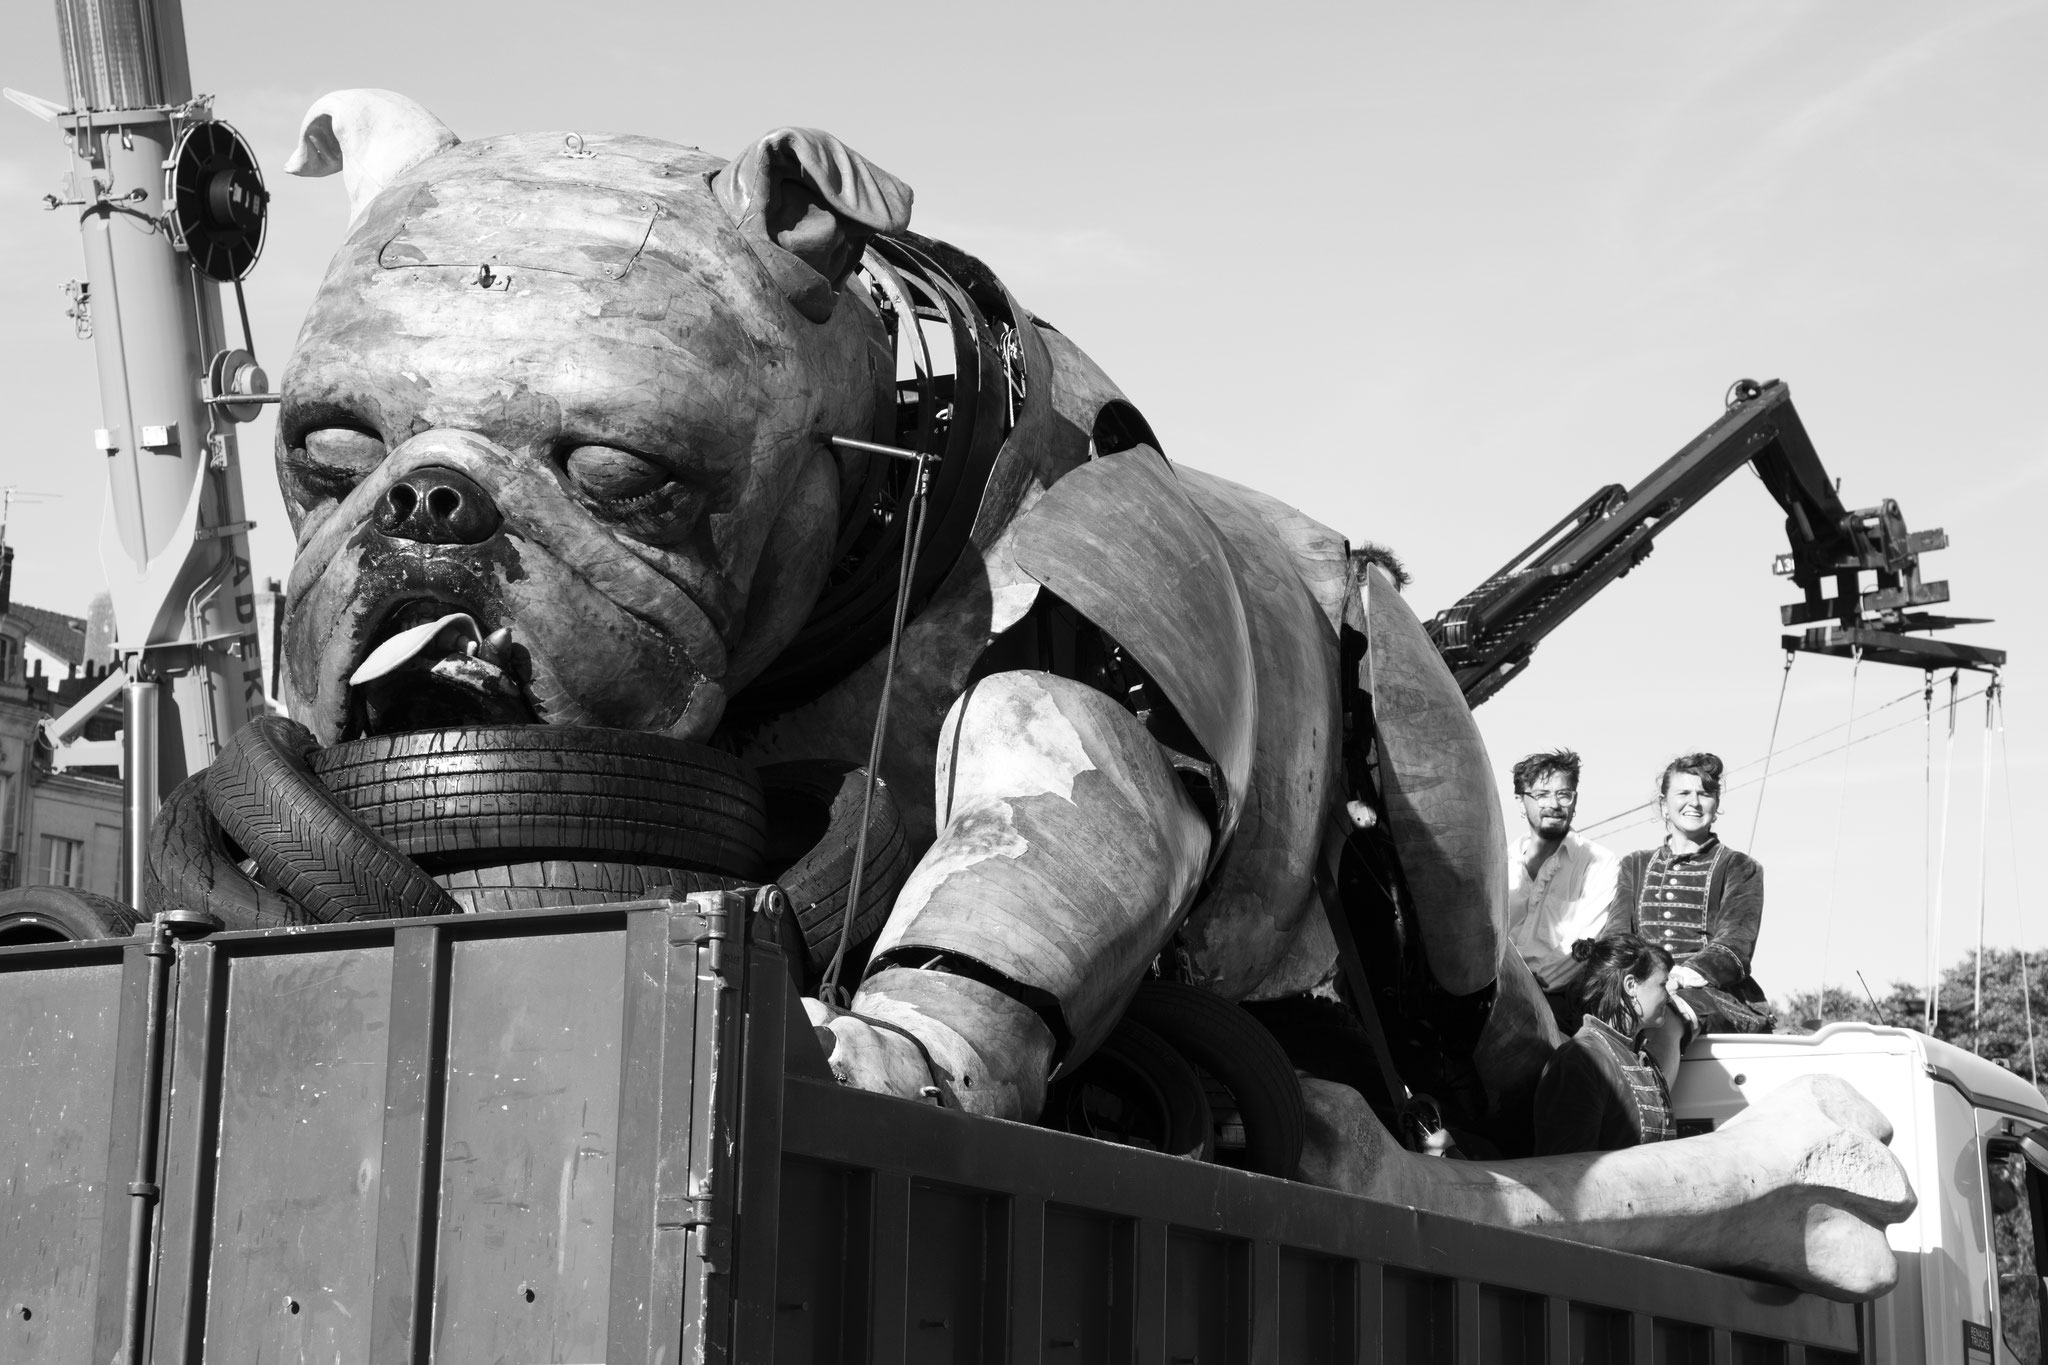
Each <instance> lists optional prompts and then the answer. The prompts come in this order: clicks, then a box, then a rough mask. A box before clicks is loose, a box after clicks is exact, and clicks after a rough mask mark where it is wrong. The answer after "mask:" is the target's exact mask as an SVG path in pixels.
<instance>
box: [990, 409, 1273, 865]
mask: <svg viewBox="0 0 2048 1365" xmlns="http://www.w3.org/2000/svg"><path fill="white" fill-rule="evenodd" d="M1013 546H1014V549H1013V553H1014V555H1015V558H1016V562H1017V564H1018V566H1019V567H1021V568H1022V569H1023V570H1024V572H1025V573H1027V574H1029V575H1031V577H1033V578H1034V579H1036V580H1037V581H1038V582H1040V583H1042V584H1043V585H1045V587H1046V588H1047V589H1048V590H1049V591H1051V592H1052V593H1054V594H1055V595H1056V596H1058V597H1060V598H1062V599H1063V600H1065V601H1066V602H1068V603H1069V604H1071V605H1072V606H1073V607H1074V608H1075V609H1076V610H1078V611H1080V612H1081V613H1082V614H1083V615H1084V616H1086V617H1087V618H1088V619H1089V620H1090V621H1093V622H1094V623H1095V624H1096V625H1098V626H1100V627H1101V628H1102V629H1103V630H1104V631H1106V632H1108V633H1109V635H1110V636H1111V637H1112V638H1113V639H1115V640H1116V642H1117V643H1118V644H1120V645H1122V646H1123V648H1124V649H1125V650H1127V651H1128V652H1129V653H1130V655H1131V657H1132V658H1134V659H1135V660H1137V662H1138V663H1139V664H1140V665H1141V666H1142V667H1143V668H1144V669H1145V671H1146V672H1147V673H1149V674H1150V675H1151V676H1152V677H1153V678H1154V679H1155V680H1157V681H1158V683H1159V686H1160V688H1161V689H1162V690H1163V691H1164V692H1165V693H1166V696H1167V698H1168V700H1170V701H1171V702H1172V703H1173V705H1174V707H1175V708H1176V709H1177V710H1178V711H1179V712H1180V715H1181V718H1182V719H1183V720H1185V721H1186V722H1187V725H1188V728H1189V729H1190V730H1191V731H1193V732H1194V736H1195V738H1196V739H1197V740H1199V741H1200V742H1201V744H1202V747H1203V749H1204V750H1205V751H1206V752H1207V755H1208V758H1209V760H1210V761H1211V762H1212V763H1214V764H1215V765H1216V770H1217V778H1218V785H1219V786H1220V787H1221V789H1222V790H1221V792H1220V793H1219V797H1220V799H1219V801H1218V803H1217V824H1218V829H1217V839H1216V844H1215V847H1216V848H1217V849H1219V850H1220V849H1222V848H1223V847H1225V846H1227V844H1228V841H1229V838H1230V833H1231V831H1232V830H1233V829H1234V828H1235V827H1236V824H1237V820H1238V817H1239V815H1240V814H1241V813H1242V811H1243V808H1244V801H1245V795H1246V792H1247V791H1248V790H1249V786H1250V780H1251V769H1252V757H1253V749H1254V736H1255V731H1256V726H1257V716H1258V683H1257V678H1256V674H1255V672H1254V669H1253V666H1252V645H1251V632H1250V627H1249V625H1248V624H1247V622H1246V620H1245V608H1244V602H1243V600H1242V598H1241V597H1240V596H1239V593H1238V584H1237V575H1236V573H1235V572H1234V571H1233V569H1232V565H1231V557H1230V554H1229V552H1228V550H1227V549H1226V548H1225V546H1224V543H1223V539H1222V536H1221V535H1220V533H1219V532H1218V531H1217V529H1216V527H1215V526H1214V525H1213V524H1211V522H1210V521H1209V519H1208V518H1207V517H1205V516H1203V515H1202V512H1201V509H1200V508H1199V507H1197V506H1196V505H1195V502H1194V500H1193V499H1192V498H1191V497H1189V496H1188V493H1187V490H1186V489H1184V488H1182V487H1181V486H1180V483H1179V481H1178V480H1176V479H1175V477H1174V472H1173V469H1172V468H1171V466H1169V465H1168V464H1167V463H1166V459H1165V457H1164V456H1162V455H1160V454H1159V452H1158V451H1156V450H1154V449H1152V448H1151V447H1149V446H1135V447H1133V448H1131V449H1130V450H1126V451H1121V452H1119V453H1117V454H1114V455H1109V456H1105V457H1103V458H1102V459H1098V460H1092V461H1090V462H1089V463H1087V464H1085V465H1082V466H1081V467H1080V468H1078V469H1076V470H1074V471H1073V472H1072V473H1070V474H1068V475H1067V476H1066V477H1064V478H1062V479H1061V480H1060V481H1059V482H1058V483H1056V484H1054V485H1053V486H1052V487H1051V488H1050V489H1048V490H1047V491H1046V493H1045V496H1043V497H1042V498H1040V499H1039V500H1038V501H1037V503H1036V504H1035V505H1033V507H1032V508H1031V510H1030V511H1029V512H1027V513H1025V514H1024V516H1023V518H1022V519H1021V520H1020V521H1019V522H1018V524H1017V528H1016V533H1015V539H1014V541H1013Z"/></svg>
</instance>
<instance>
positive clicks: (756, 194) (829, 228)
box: [711, 128, 911, 322]
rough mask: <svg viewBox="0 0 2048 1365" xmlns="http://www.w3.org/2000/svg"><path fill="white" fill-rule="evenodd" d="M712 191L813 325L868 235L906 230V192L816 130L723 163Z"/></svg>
mask: <svg viewBox="0 0 2048 1365" xmlns="http://www.w3.org/2000/svg"><path fill="white" fill-rule="evenodd" d="M711 188H712V191H713V193H715V194H716V195H717V196H718V202H719V203H720V204H721V205H723V206H724V208H725V211H726V214H727V215H728V216H729V217H730V218H731V219H732V221H733V224H734V226H736V227H738V228H739V230H740V232H741V234H742V235H743V236H744V237H746V239H747V245H748V246H749V247H751V248H753V251H754V254H755V255H756V256H758V257H760V259H761V263H762V264H763V265H765V266H767V267H768V273H769V275H770V276H772V277H773V278H774V280H775V283H776V284H777V286H779V287H780V288H781V290H782V292H783V293H784V294H785V295H786V296H787V297H788V299H789V301H790V302H791V303H792V304H794V305H795V306H796V309H797V311H798V312H800V313H802V314H803V315H804V316H805V317H807V318H809V319H810V320H811V321H812V322H823V321H825V320H826V319H827V318H829V317H831V316H832V306H833V305H834V304H835V303H837V302H838V301H839V286H840V285H841V284H842V283H843V282H844V281H845V279H846V276H847V273H848V272H849V271H851V270H852V269H853V267H854V266H855V265H856V264H858V263H859V261H860V254H861V252H862V251H863V250H865V249H866V247H867V244H868V239H869V238H871V237H873V236H874V235H875V234H876V233H878V232H901V231H902V230H903V229H904V228H906V227H908V226H910V201H911V192H910V186H908V185H906V184H904V183H903V182H902V181H901V180H898V179H897V178H896V177H895V176H893V175H891V174H889V173H888V172H887V171H885V170H883V169H882V168H881V167H880V166H877V165H875V164H874V163H873V162H871V161H869V160H868V159H867V158H866V157H864V156H862V155H861V154H860V153H859V152H856V151H855V150H853V148H851V147H849V146H847V145H846V144H845V143H843V142H841V141H840V140H839V139H838V138H836V137H833V136H832V135H831V134H830V133H821V132H819V131H818V130H817V129H815V128H777V129H776V130H775V131H774V132H772V133H770V134H768V135H767V136H766V137H764V138H762V139H761V140H760V141H759V142H756V143H755V144H754V145H753V146H751V147H749V148H747V149H746V150H745V151H744V152H741V153H740V154H739V155H738V156H736V157H734V158H733V159H732V160H731V161H730V162H728V163H726V166H725V168H724V169H723V170H721V171H719V172H718V174H716V175H715V176H713V177H712V180H711Z"/></svg>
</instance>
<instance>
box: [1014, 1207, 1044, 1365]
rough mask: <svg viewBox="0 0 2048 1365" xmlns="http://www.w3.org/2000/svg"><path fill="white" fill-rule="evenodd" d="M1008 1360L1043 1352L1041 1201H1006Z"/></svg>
mask: <svg viewBox="0 0 2048 1365" xmlns="http://www.w3.org/2000/svg"><path fill="white" fill-rule="evenodd" d="M1007 1308H1008V1318H1009V1322H1008V1340H1009V1347H1010V1349H1009V1357H1008V1358H1009V1359H1010V1360H1011V1361H1013V1362H1023V1361H1035V1360H1037V1359H1038V1358H1039V1355H1040V1354H1041V1353H1042V1352H1043V1351H1044V1349H1045V1344H1046V1342H1045V1200H1043V1199H1040V1198H1037V1197H1036V1196H1033V1195H1028V1194H1022V1195H1018V1196H1016V1197H1015V1198H1013V1199H1012V1200H1011V1201H1010V1292H1009V1295H1008V1303H1007Z"/></svg>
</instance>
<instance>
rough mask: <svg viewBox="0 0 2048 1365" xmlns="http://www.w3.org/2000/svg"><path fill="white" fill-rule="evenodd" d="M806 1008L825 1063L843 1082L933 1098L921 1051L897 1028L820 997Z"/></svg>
mask: <svg viewBox="0 0 2048 1365" xmlns="http://www.w3.org/2000/svg"><path fill="white" fill-rule="evenodd" d="M804 1013H805V1015H807V1016H808V1017H809V1018H810V1021H811V1027H812V1028H813V1029H814V1030H816V1032H817V1035H818V1044H819V1046H821V1047H823V1048H824V1049H825V1054H826V1055H825V1062H826V1065H828V1066H830V1067H831V1068H832V1074H833V1076H835V1077H836V1078H837V1079H838V1081H839V1083H840V1084H841V1085H850V1086H853V1087H854V1088H855V1089H857V1090H872V1091H874V1092H875V1093H877V1094H880V1095H894V1096H896V1097H897V1098H898V1099H905V1100H922V1101H925V1102H926V1103H930V1104H936V1103H938V1101H939V1094H940V1092H939V1088H938V1086H937V1084H936V1083H935V1082H934V1081H933V1079H932V1073H931V1068H930V1067H929V1066H927V1065H926V1064H925V1060H924V1053H923V1052H922V1051H921V1050H920V1049H919V1048H918V1046H917V1044H916V1043H914V1042H912V1041H911V1040H910V1038H909V1036H908V1035H906V1034H905V1033H903V1032H902V1031H901V1030H899V1029H894V1028H887V1027H884V1026H882V1025H879V1024H876V1023H874V1022H873V1021H872V1020H868V1019H863V1018H862V1017H861V1016H860V1015H858V1014H854V1013H851V1012H849V1011H847V1010H842V1009H838V1008H836V1007H834V1006H832V1005H828V1004H826V1003H825V1002H824V1001H822V1000H808V999H807V1000H805V1001H804Z"/></svg>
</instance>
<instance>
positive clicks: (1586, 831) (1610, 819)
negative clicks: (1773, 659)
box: [1579, 692, 1984, 838]
mask: <svg viewBox="0 0 2048 1365" xmlns="http://www.w3.org/2000/svg"><path fill="white" fill-rule="evenodd" d="M1906 695H1907V697H1911V696H1912V694H1911V693H1910V692H1909V693H1907V694H1906ZM1983 695H1984V694H1983V693H1982V692H1965V693H1963V694H1962V696H1961V698H1960V700H1962V701H1971V700H1974V699H1975V698H1977V697H1981V696H1983ZM1886 705H1887V706H1889V705H1891V703H1889V702H1888V703H1886ZM1883 709H1885V708H1884V707H1876V708H1873V709H1872V710H1869V711H1866V712H1864V713H1863V714H1864V718H1865V719H1868V718H1869V717H1871V716H1874V715H1876V714H1877V713H1878V711H1881V710H1883ZM1911 724H1913V721H1912V720H1911V719H1907V720H1902V721H1899V722H1897V723H1895V724H1892V725H1887V726H1885V727H1884V728H1883V729H1881V730H1872V731H1870V732H1868V733H1867V734H1862V735H1858V736H1857V737H1856V741H1855V742H1856V743H1858V744H1862V743H1865V742H1867V741H1869V740H1873V739H1876V738H1878V737H1879V736H1880V735H1888V734H1891V733H1892V732H1893V731H1895V730H1903V729H1905V728H1906V727H1907V726H1908V725H1911ZM1841 728H1842V727H1841V726H1839V725H1832V726H1829V727H1828V729H1827V730H1824V731H1822V732H1821V734H1828V733H1831V732H1833V731H1835V730H1839V729H1841ZM1817 737H1818V736H1816V738H1817ZM1786 747H1787V748H1788V749H1789V748H1791V747H1793V746H1790V745H1787V746H1786ZM1844 747H1845V746H1844V745H1840V744H1838V745H1836V746H1835V747H1834V748H1832V749H1822V750H1821V751H1820V752H1819V753H1817V754H1809V755H1808V756H1806V757H1805V758H1802V759H1800V760H1799V761H1798V762H1797V763H1787V764H1786V765H1785V766H1784V767H1782V768H1774V769H1772V773H1773V775H1775V776H1779V777H1782V776H1784V775H1785V774H1786V773H1789V772H1791V771H1793V770H1794V769H1797V768H1804V767H1805V766H1806V765H1807V764H1809V763H1818V762H1820V761H1821V760H1822V759H1824V758H1828V757H1831V756H1832V755H1835V754H1838V753H1840V752H1842V749H1843V748H1844ZM1761 761H1762V760H1761V759H1759V760H1757V762H1761ZM1756 766H1757V764H1756V763H1745V764H1743V765H1742V768H1731V769H1730V770H1729V771H1730V772H1741V771H1742V770H1743V768H1754V767H1756ZM1756 785H1757V783H1756V781H1754V780H1752V781H1748V782H1724V783H1723V784H1722V786H1721V790H1722V791H1723V792H1724V793H1726V792H1737V791H1746V790H1748V789H1749V788H1751V787H1754V786H1756ZM1656 804H1657V803H1656V802H1655V801H1654V800H1650V801H1643V802H1639V803H1638V804H1636V805H1633V806H1630V807H1629V808H1628V809H1627V810H1624V811H1617V812H1616V813H1615V814H1613V815H1610V816H1607V817H1606V818H1604V819H1601V820H1596V821H1594V822H1593V823H1592V824H1590V825H1587V826H1585V827H1584V828H1583V829H1581V830H1580V831H1579V833H1580V834H1581V836H1582V837H1585V838H1591V837H1593V835H1594V834H1596V833H1599V832H1602V831H1606V830H1608V829H1609V827H1610V826H1611V827H1612V828H1613V829H1614V830H1630V829H1634V828H1635V827H1636V826H1637V825H1644V824H1648V823H1650V820H1651V819H1653V818H1654V816H1650V817H1640V816H1639V818H1637V819H1635V820H1630V819H1629V817H1630V816H1632V815H1639V812H1642V811H1647V810H1651V809H1652V808H1653V807H1654V806H1655V805H1656ZM1624 822H1626V823H1624Z"/></svg>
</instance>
